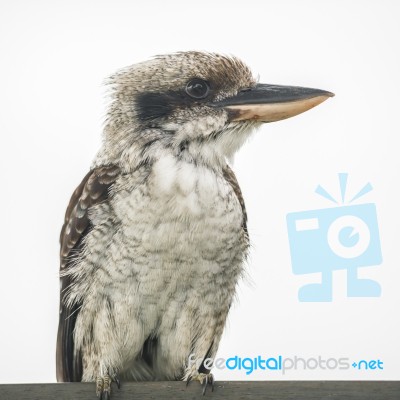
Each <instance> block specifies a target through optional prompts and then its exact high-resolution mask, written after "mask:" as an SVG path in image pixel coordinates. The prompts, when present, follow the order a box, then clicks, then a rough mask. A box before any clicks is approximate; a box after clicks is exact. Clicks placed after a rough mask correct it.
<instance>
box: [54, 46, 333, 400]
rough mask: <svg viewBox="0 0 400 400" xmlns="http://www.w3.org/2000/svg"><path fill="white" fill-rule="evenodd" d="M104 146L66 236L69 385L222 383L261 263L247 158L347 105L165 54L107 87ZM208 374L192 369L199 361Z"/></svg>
mask: <svg viewBox="0 0 400 400" xmlns="http://www.w3.org/2000/svg"><path fill="white" fill-rule="evenodd" d="M107 85H108V86H107V87H108V88H109V96H110V102H109V105H108V111H107V116H106V118H105V124H104V131H103V140H102V145H101V147H100V149H99V151H98V153H97V155H96V156H95V158H94V161H93V163H92V165H91V168H90V171H89V172H88V173H87V174H86V176H85V177H84V178H83V180H82V182H81V183H80V185H79V186H78V187H77V188H76V190H75V191H74V192H73V194H72V197H71V200H70V202H69V205H68V207H67V210H66V213H65V220H64V224H63V226H62V229H61V234H60V311H59V326H58V334H57V351H56V369H57V380H58V381H59V382H80V381H83V382H95V386H96V394H97V396H98V397H99V398H100V399H102V400H108V399H110V398H111V384H112V382H115V383H117V385H118V387H119V385H120V382H121V381H122V382H123V381H154V380H182V381H186V382H189V381H193V380H197V381H200V382H201V383H202V385H203V386H202V387H203V394H204V392H205V389H206V388H207V386H210V385H211V386H212V387H213V383H214V379H213V375H212V373H211V370H210V369H209V368H207V367H205V366H204V363H202V362H201V361H203V360H205V359H207V358H211V359H212V358H213V357H215V354H216V352H217V349H218V346H219V342H220V339H221V335H222V332H223V330H224V326H225V323H226V320H227V315H228V312H229V309H230V307H231V304H232V301H233V298H234V295H235V290H236V287H237V284H238V282H239V281H240V279H241V278H242V277H243V274H244V272H245V266H246V262H247V259H248V254H249V245H250V239H249V232H248V229H247V214H246V208H245V202H244V199H243V195H242V193H241V190H240V186H239V183H238V181H237V179H236V176H235V174H234V172H233V169H232V168H233V167H232V160H233V156H234V155H235V153H236V152H237V151H238V150H239V149H240V147H241V146H242V145H243V144H244V143H245V142H246V141H247V139H248V138H249V137H250V136H251V134H252V133H253V132H254V130H255V129H256V128H257V127H259V126H260V125H261V124H263V123H268V122H274V121H279V120H283V119H286V118H289V117H292V116H295V115H297V114H300V113H302V112H304V111H307V110H309V109H311V108H312V107H314V106H316V105H318V104H320V103H322V102H323V101H325V100H326V99H328V98H329V97H332V96H333V93H331V92H328V91H325V90H320V89H312V88H304V87H297V86H281V85H272V84H261V83H259V82H258V80H257V79H256V78H254V76H253V74H252V72H251V70H250V68H249V67H248V66H247V65H246V64H245V63H244V62H243V61H241V60H240V59H239V58H237V57H235V56H233V55H224V54H218V53H211V52H203V51H185V52H177V53H172V54H166V55H159V56H155V57H153V58H151V59H149V60H147V61H144V62H140V63H137V64H134V65H131V66H128V67H125V68H123V69H121V70H119V71H117V72H116V73H115V74H114V75H112V76H111V77H110V78H109V79H108V81H107ZM191 355H192V357H193V355H194V356H195V357H196V359H198V360H200V363H195V364H193V363H191V364H190V363H189V362H188V359H189V356H191Z"/></svg>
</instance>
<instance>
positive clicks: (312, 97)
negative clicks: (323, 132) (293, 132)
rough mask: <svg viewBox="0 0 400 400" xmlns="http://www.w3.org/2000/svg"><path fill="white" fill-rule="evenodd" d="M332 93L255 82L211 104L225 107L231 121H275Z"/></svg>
mask: <svg viewBox="0 0 400 400" xmlns="http://www.w3.org/2000/svg"><path fill="white" fill-rule="evenodd" d="M333 96H334V94H333V93H331V92H327V91H325V90H320V89H310V88H303V87H297V86H277V85H266V84H258V85H256V86H255V87H253V88H249V89H245V90H242V91H240V92H239V93H238V94H237V95H236V96H234V97H230V98H227V99H224V100H221V101H219V102H215V103H213V106H214V107H223V108H225V109H226V110H227V111H228V113H229V119H230V121H242V120H255V121H260V122H274V121H279V120H281V119H286V118H290V117H293V116H295V115H298V114H301V113H302V112H304V111H307V110H309V109H310V108H313V107H315V106H317V105H318V104H321V103H322V102H323V101H325V100H326V99H327V98H328V97H333Z"/></svg>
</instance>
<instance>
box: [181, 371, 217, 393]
mask: <svg viewBox="0 0 400 400" xmlns="http://www.w3.org/2000/svg"><path fill="white" fill-rule="evenodd" d="M192 380H195V381H199V382H200V384H201V386H202V387H203V392H202V393H203V396H204V395H205V394H206V391H207V386H208V385H210V386H211V391H212V392H213V391H214V375H213V374H212V373H211V372H210V373H208V374H204V373H201V372H200V373H199V374H197V375H196V376H194V377H189V378H188V379H187V381H186V386H187V385H189V382H190V381H192Z"/></svg>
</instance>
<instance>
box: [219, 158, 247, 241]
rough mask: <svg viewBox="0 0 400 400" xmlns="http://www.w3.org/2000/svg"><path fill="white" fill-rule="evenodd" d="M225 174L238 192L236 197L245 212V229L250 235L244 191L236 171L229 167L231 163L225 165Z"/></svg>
mask: <svg viewBox="0 0 400 400" xmlns="http://www.w3.org/2000/svg"><path fill="white" fill-rule="evenodd" d="M222 172H223V175H224V178H225V179H226V180H227V181H228V182H229V184H230V185H231V186H232V189H233V191H234V192H235V194H236V197H237V198H238V200H239V203H240V206H241V207H242V213H243V225H242V226H243V230H244V232H245V234H246V236H247V237H248V235H249V233H248V231H247V213H246V206H245V204H244V199H243V195H242V191H241V190H240V186H239V183H238V181H237V179H236V175H235V173H234V172H233V171H232V169H231V168H230V167H229V165H225V167H224V169H223V171H222Z"/></svg>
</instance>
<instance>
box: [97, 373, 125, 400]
mask: <svg viewBox="0 0 400 400" xmlns="http://www.w3.org/2000/svg"><path fill="white" fill-rule="evenodd" d="M111 382H115V383H116V384H117V387H118V389H119V388H120V387H121V382H120V380H119V379H118V377H117V375H115V374H114V375H113V376H112V377H111V376H110V375H104V376H98V377H97V380H96V395H97V397H98V398H99V400H110V399H111Z"/></svg>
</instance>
